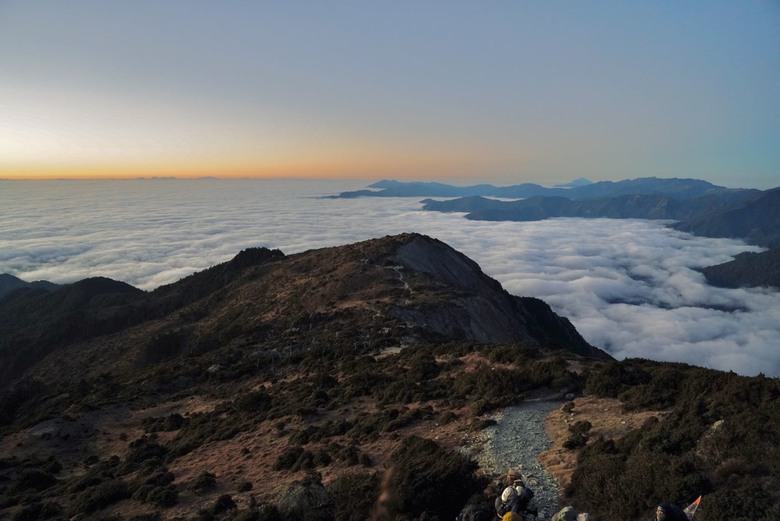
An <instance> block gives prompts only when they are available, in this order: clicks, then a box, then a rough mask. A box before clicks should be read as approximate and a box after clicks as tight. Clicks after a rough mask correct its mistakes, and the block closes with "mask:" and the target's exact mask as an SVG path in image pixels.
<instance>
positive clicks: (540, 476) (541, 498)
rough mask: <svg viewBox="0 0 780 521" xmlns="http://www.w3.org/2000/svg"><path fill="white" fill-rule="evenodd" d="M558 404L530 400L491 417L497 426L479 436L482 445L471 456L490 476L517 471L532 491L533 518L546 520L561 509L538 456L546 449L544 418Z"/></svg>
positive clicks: (557, 495) (558, 496) (551, 481)
mask: <svg viewBox="0 0 780 521" xmlns="http://www.w3.org/2000/svg"><path fill="white" fill-rule="evenodd" d="M560 404H561V402H556V401H534V402H526V403H524V404H522V405H519V406H516V407H508V408H506V409H503V410H502V411H501V412H500V413H498V414H496V415H495V416H493V419H495V420H496V422H497V424H496V425H494V426H492V427H488V428H487V429H485V430H484V431H482V433H481V435H480V439H481V441H482V442H483V443H484V445H483V446H482V450H481V451H480V452H478V453H477V454H476V455H475V459H476V461H477V462H478V463H479V465H480V467H481V468H482V469H483V470H485V471H487V472H489V473H492V474H494V475H500V474H503V473H505V472H506V471H507V470H510V469H515V470H519V471H520V472H521V473H522V474H523V476H524V477H525V478H526V484H527V485H528V486H530V487H531V489H532V490H533V491H534V494H535V496H534V501H535V503H536V505H537V507H538V509H539V515H538V518H537V519H540V520H542V519H550V517H552V515H553V514H554V513H555V512H557V511H558V509H560V508H561V506H560V504H561V503H560V493H559V489H558V483H557V482H556V481H555V479H554V478H553V477H552V476H551V475H550V474H549V473H548V472H547V471H545V470H544V469H543V468H542V466H541V465H540V463H539V461H538V459H537V457H538V455H539V454H540V453H541V452H543V451H545V450H547V449H548V448H549V447H550V442H549V440H548V438H547V433H546V432H545V430H544V418H545V417H546V416H547V414H548V413H549V412H550V411H552V410H553V409H555V408H556V407H559V406H560Z"/></svg>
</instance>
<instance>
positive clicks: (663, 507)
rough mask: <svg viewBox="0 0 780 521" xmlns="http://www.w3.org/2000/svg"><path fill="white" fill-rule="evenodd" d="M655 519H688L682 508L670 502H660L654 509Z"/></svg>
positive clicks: (686, 520) (668, 520) (662, 520)
mask: <svg viewBox="0 0 780 521" xmlns="http://www.w3.org/2000/svg"><path fill="white" fill-rule="evenodd" d="M655 519H656V521H688V515H687V514H686V513H685V512H683V509H682V508H680V507H678V506H676V505H672V504H671V503H661V504H660V505H658V508H656V509H655Z"/></svg>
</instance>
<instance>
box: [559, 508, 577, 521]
mask: <svg viewBox="0 0 780 521" xmlns="http://www.w3.org/2000/svg"><path fill="white" fill-rule="evenodd" d="M558 519H560V520H561V521H577V512H576V511H575V510H574V508H573V507H563V509H562V510H561V511H560V512H558Z"/></svg>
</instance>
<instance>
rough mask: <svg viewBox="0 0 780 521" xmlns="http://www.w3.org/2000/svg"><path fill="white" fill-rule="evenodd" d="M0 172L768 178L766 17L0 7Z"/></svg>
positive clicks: (539, 4)
mask: <svg viewBox="0 0 780 521" xmlns="http://www.w3.org/2000/svg"><path fill="white" fill-rule="evenodd" d="M0 78H2V81H1V82H0V177H19V176H21V177H39V176H48V177H51V176H54V177H67V176H109V177H113V176H117V177H119V176H152V175H180V176H204V175H213V176H260V177H269V176H270V177H273V176H280V177H341V178H344V177H347V178H366V179H374V178H379V177H395V178H405V179H424V180H429V179H441V180H455V181H458V180H462V181H464V182H470V181H473V180H474V179H475V178H479V180H480V181H490V182H497V183H513V182H525V181H535V182H549V183H553V182H560V181H565V180H570V179H573V178H576V177H581V176H585V177H589V178H592V179H594V180H599V179H624V178H633V177H643V176H659V177H696V178H701V179H707V180H710V181H712V182H715V183H718V184H724V185H727V186H750V187H758V188H768V187H771V186H777V185H779V184H780V182H778V181H780V169H779V168H778V167H779V166H780V88H778V85H780V3H779V2H775V1H769V0H766V1H759V0H745V1H740V2H733V1H731V2H726V1H712V0H710V1H675V2H671V1H669V2H660V1H659V2H625V1H594V2H563V1H555V0H548V1H529V2H476V1H474V2H458V1H455V2H439V1H429V2H410V1H393V2H365V1H364V2H346V1H335V2H313V1H312V2H303V1H288V2H270V1H269V2H200V1H186V2H185V1H179V2H176V1H172V2H151V1H134V2H120V1H117V2H99V1H94V2H89V1H79V0H77V1H74V2H43V1H24V2H22V1H0Z"/></svg>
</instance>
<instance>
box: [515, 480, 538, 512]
mask: <svg viewBox="0 0 780 521" xmlns="http://www.w3.org/2000/svg"><path fill="white" fill-rule="evenodd" d="M512 486H513V487H514V489H515V491H516V492H517V508H518V509H519V510H518V511H519V512H524V513H532V514H534V515H536V512H531V511H529V509H528V505H529V503H530V502H531V500H532V499H533V497H534V491H533V490H531V488H530V487H528V486H526V484H525V483H523V480H522V479H519V478H516V479H514V480H513V481H512Z"/></svg>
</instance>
